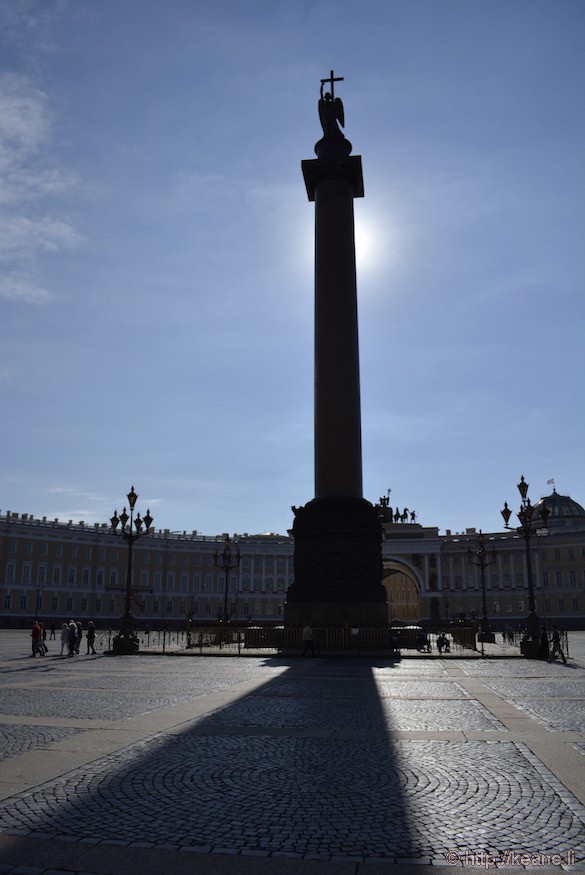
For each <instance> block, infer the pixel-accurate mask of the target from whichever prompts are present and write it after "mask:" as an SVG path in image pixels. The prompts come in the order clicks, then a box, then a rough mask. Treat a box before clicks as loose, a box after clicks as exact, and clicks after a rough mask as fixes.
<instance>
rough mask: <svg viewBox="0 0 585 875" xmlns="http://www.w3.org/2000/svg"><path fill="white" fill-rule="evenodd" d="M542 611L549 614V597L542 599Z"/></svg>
mask: <svg viewBox="0 0 585 875" xmlns="http://www.w3.org/2000/svg"><path fill="white" fill-rule="evenodd" d="M544 612H545V614H550V599H545V600H544Z"/></svg>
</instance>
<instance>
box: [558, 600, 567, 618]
mask: <svg viewBox="0 0 585 875" xmlns="http://www.w3.org/2000/svg"><path fill="white" fill-rule="evenodd" d="M558 605H559V614H564V613H565V600H564V599H559V601H558Z"/></svg>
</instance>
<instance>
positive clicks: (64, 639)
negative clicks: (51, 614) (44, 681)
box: [61, 623, 69, 656]
mask: <svg viewBox="0 0 585 875" xmlns="http://www.w3.org/2000/svg"><path fill="white" fill-rule="evenodd" d="M65 648H67V650H69V626H68V625H67V623H63V625H62V626H61V656H63V651H64V650H65Z"/></svg>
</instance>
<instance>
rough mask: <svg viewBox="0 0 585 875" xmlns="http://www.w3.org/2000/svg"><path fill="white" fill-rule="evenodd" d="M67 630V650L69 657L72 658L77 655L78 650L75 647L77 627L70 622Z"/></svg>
mask: <svg viewBox="0 0 585 875" xmlns="http://www.w3.org/2000/svg"><path fill="white" fill-rule="evenodd" d="M67 628H68V638H67V646H68V648H69V656H74V654H76V653H79V648H78V647H77V626H76V625H75V623H74V622H73V620H71V622H70V623H69V626H68V627H67Z"/></svg>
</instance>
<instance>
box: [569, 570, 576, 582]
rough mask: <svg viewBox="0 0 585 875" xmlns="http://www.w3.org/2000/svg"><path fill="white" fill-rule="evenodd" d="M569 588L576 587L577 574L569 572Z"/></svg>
mask: <svg viewBox="0 0 585 875" xmlns="http://www.w3.org/2000/svg"><path fill="white" fill-rule="evenodd" d="M569 586H577V572H576V571H569Z"/></svg>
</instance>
